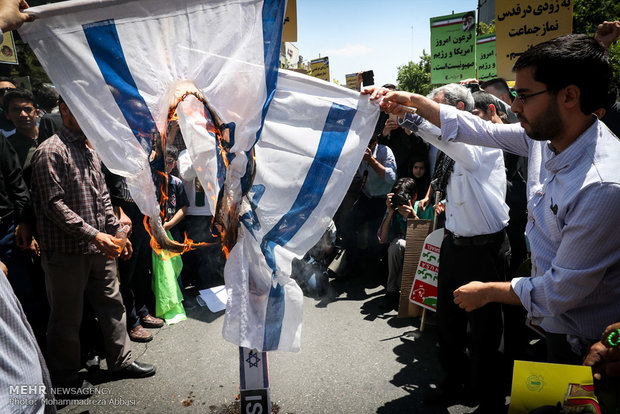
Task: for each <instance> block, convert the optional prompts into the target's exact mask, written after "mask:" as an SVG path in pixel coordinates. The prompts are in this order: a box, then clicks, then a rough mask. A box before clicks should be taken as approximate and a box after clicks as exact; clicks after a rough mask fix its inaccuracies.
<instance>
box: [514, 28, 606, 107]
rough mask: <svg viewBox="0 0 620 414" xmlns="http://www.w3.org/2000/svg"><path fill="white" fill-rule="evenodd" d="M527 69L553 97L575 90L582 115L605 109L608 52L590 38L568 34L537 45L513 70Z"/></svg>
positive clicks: (525, 54)
mask: <svg viewBox="0 0 620 414" xmlns="http://www.w3.org/2000/svg"><path fill="white" fill-rule="evenodd" d="M526 67H532V68H533V69H534V79H535V80H536V81H537V82H541V83H544V84H545V85H546V86H547V90H549V91H550V92H552V93H557V92H559V91H560V90H561V89H563V88H565V87H567V86H569V85H575V86H577V87H578V88H579V90H580V93H581V97H580V106H581V112H583V113H584V114H591V113H592V112H594V111H595V110H597V109H599V108H602V107H604V105H605V102H606V99H607V94H608V90H609V89H610V85H611V84H612V70H611V64H610V62H609V55H608V54H607V51H606V50H605V48H604V47H603V46H601V45H600V44H599V43H598V42H597V41H596V40H595V39H594V38H593V37H590V36H588V35H585V34H570V35H565V36H560V37H556V38H555V39H551V40H548V41H546V42H543V43H539V44H538V45H536V46H534V47H532V48H531V49H529V50H527V51H526V52H524V53H523V54H522V55H521V56H520V57H519V59H518V60H517V62H516V63H515V65H514V67H513V69H512V70H513V71H515V72H516V71H518V70H521V69H523V68H526Z"/></svg>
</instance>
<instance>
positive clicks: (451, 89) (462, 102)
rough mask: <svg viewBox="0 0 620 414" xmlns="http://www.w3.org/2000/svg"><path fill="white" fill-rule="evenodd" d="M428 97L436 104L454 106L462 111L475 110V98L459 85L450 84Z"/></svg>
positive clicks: (437, 89)
mask: <svg viewBox="0 0 620 414" xmlns="http://www.w3.org/2000/svg"><path fill="white" fill-rule="evenodd" d="M428 97H429V98H430V99H432V100H433V101H435V102H438V103H442V104H446V105H451V106H454V107H456V108H457V109H460V110H461V111H467V112H471V111H473V110H474V97H473V96H472V95H471V91H470V90H469V89H468V88H466V87H465V86H463V85H459V84H458V83H449V84H447V85H444V86H441V87H439V88H435V89H433V90H432V91H431V93H429V94H428Z"/></svg>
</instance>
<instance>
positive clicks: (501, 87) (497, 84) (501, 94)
mask: <svg viewBox="0 0 620 414" xmlns="http://www.w3.org/2000/svg"><path fill="white" fill-rule="evenodd" d="M480 87H481V88H482V89H483V90H484V91H485V92H488V93H490V94H491V95H493V96H495V97H496V98H498V99H501V100H502V101H504V102H506V103H507V104H508V105H510V104H511V103H512V100H513V99H514V96H513V95H512V93H511V92H510V88H509V87H508V84H507V83H506V81H505V80H504V78H495V79H491V80H488V81H485V82H481V83H480Z"/></svg>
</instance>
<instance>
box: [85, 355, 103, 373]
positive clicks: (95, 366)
mask: <svg viewBox="0 0 620 414" xmlns="http://www.w3.org/2000/svg"><path fill="white" fill-rule="evenodd" d="M100 363H101V358H99V355H97V354H96V353H95V351H88V354H87V355H86V362H85V363H84V366H85V367H86V369H87V370H88V372H89V373H91V374H93V373H95V372H97V371H99V367H100Z"/></svg>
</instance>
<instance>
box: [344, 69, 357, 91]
mask: <svg viewBox="0 0 620 414" xmlns="http://www.w3.org/2000/svg"><path fill="white" fill-rule="evenodd" d="M344 78H345V79H346V80H347V88H349V89H353V90H354V91H356V90H357V73H349V74H348V75H344Z"/></svg>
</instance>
